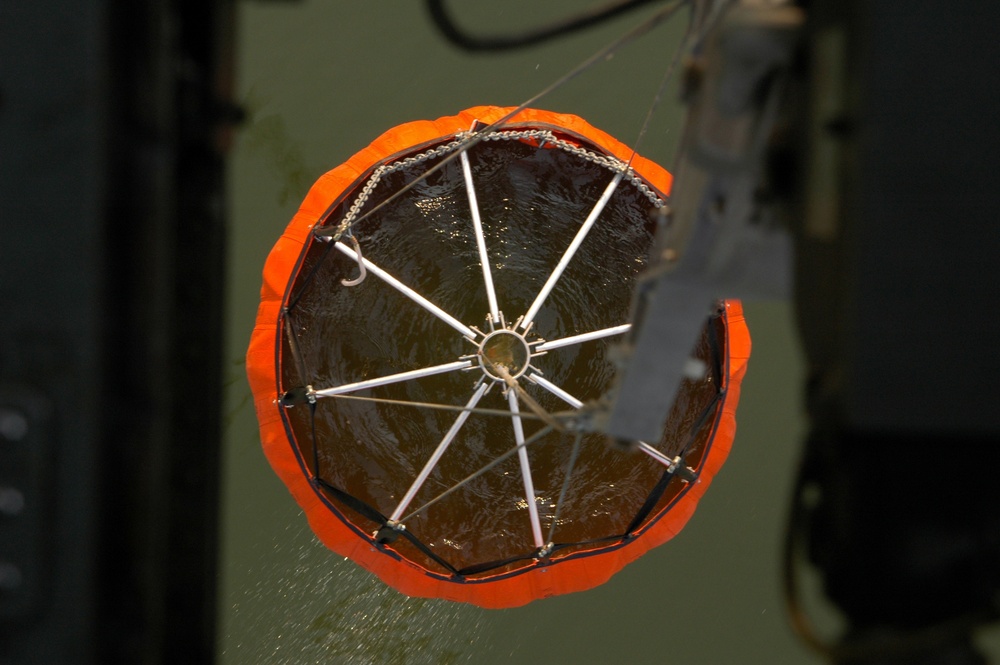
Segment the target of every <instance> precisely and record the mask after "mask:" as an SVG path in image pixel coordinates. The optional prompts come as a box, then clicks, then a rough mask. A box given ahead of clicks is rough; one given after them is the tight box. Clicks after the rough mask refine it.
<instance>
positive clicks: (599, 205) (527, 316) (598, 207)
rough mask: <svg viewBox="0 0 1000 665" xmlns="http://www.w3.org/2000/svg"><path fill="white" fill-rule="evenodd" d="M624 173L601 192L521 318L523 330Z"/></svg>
mask: <svg viewBox="0 0 1000 665" xmlns="http://www.w3.org/2000/svg"><path fill="white" fill-rule="evenodd" d="M622 175H623V174H622V173H620V172H619V173H616V174H615V177H614V178H612V180H611V182H610V183H609V184H608V186H607V188H606V189H605V190H604V193H603V194H601V198H600V199H598V200H597V203H596V204H595V205H594V209H593V210H591V211H590V214H589V215H587V219H586V220H584V222H583V225H582V226H581V227H580V230H579V231H577V232H576V236H575V237H574V238H573V242H571V243H570V244H569V247H567V248H566V252H565V253H564V254H563V256H562V258H561V259H560V260H559V263H558V264H557V265H556V268H555V270H553V271H552V274H551V275H549V278H548V279H547V280H546V281H545V284H544V285H543V286H542V290H541V291H539V293H538V296H537V297H536V298H535V302H533V303H531V307H529V308H528V313H527V314H525V315H524V319H522V320H521V324H520V325H521V329H522V330H527V329H528V326H529V325H531V322H532V321H533V320H534V318H535V315H536V314H538V310H539V309H541V307H542V303H544V302H545V299H546V298H548V297H549V293H550V292H551V291H552V287H554V286H555V285H556V282H557V281H559V278H560V277H561V276H562V274H563V271H564V270H566V266H567V265H569V262H570V261H571V260H572V259H573V255H574V254H576V250H578V249H579V248H580V245H581V244H582V243H583V239H584V238H586V237H587V233H588V232H589V231H590V229H591V227H592V226H594V222H596V221H597V218H598V217H599V216H600V214H601V212H602V211H603V210H604V206H606V205H607V204H608V201H610V200H611V195H612V194H613V193H614V191H615V189H616V188H617V187H618V183H620V182H621V181H622Z"/></svg>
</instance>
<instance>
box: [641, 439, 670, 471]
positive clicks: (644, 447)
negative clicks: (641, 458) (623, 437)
mask: <svg viewBox="0 0 1000 665" xmlns="http://www.w3.org/2000/svg"><path fill="white" fill-rule="evenodd" d="M637 447H638V448H639V450H641V451H642V452H644V453H646V454H647V455H649V456H650V457H652V458H653V459H654V460H656V461H657V462H659V463H660V464H662V465H663V466H665V467H667V470H668V471H673V470H674V469H676V468H677V466H678V464H679V461H678V460H676V459H671V458H669V457H667V456H666V455H664V454H663V453H661V452H660V451H659V450H657V449H656V448H654V447H653V446H651V445H649V444H648V443H646V442H645V441H639V442H638V446H637Z"/></svg>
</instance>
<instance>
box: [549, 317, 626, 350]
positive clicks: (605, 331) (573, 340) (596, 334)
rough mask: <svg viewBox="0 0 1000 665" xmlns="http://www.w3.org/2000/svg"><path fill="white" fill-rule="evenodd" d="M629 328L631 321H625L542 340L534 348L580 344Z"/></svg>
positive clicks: (553, 347) (616, 333)
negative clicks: (615, 324)
mask: <svg viewBox="0 0 1000 665" xmlns="http://www.w3.org/2000/svg"><path fill="white" fill-rule="evenodd" d="M631 328H632V324H631V323H625V324H623V325H620V326H615V327H613V328H602V329H601V330H595V331H593V332H589V333H583V334H580V335H573V336H572V337H563V338H562V339H554V340H552V341H551V342H542V343H541V344H539V345H538V346H537V347H536V348H535V351H551V350H552V349H561V348H562V347H564V346H571V345H573V344H582V343H583V342H589V341H591V340H594V339H601V338H602V337H611V336H613V335H621V334H622V333H625V332H628V331H629V330H630V329H631Z"/></svg>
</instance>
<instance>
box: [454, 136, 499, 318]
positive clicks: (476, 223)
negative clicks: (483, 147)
mask: <svg viewBox="0 0 1000 665" xmlns="http://www.w3.org/2000/svg"><path fill="white" fill-rule="evenodd" d="M462 173H463V174H464V175H465V191H466V193H468V195H469V209H470V210H471V211H472V226H473V227H474V228H475V230H476V245H478V246H479V262H480V263H481V264H482V265H483V281H484V282H486V299H487V300H489V303H490V316H492V317H493V323H500V310H499V308H498V307H497V294H496V291H495V290H494V289H493V273H492V271H491V270H490V259H489V256H487V254H486V238H485V236H484V235H483V220H482V219H481V218H480V217H479V202H478V201H477V200H476V188H475V187H474V186H473V184H472V167H471V166H470V165H469V152H468V151H467V150H463V151H462Z"/></svg>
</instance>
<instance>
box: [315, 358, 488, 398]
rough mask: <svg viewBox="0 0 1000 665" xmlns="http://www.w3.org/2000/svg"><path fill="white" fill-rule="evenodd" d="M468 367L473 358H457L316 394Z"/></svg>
mask: <svg viewBox="0 0 1000 665" xmlns="http://www.w3.org/2000/svg"><path fill="white" fill-rule="evenodd" d="M466 367H472V361H471V360H456V361H455V362H453V363H445V364H444V365H434V366H433V367H424V368H423V369H413V370H410V371H409V372H400V373H399V374H390V375H388V376H383V377H379V378H377V379H367V380H365V381H358V382H356V383H345V384H344V385H342V386H334V387H333V388H324V389H323V390H317V391H316V392H315V395H316V396H317V397H332V396H334V395H342V394H343V393H352V392H354V391H356V390H364V389H365V388H376V387H378V386H387V385H389V384H390V383H399V382H400V381H409V380H410V379H420V378H422V377H425V376H433V375H434V374H444V373H445V372H454V371H455V370H457V369H465V368H466Z"/></svg>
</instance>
